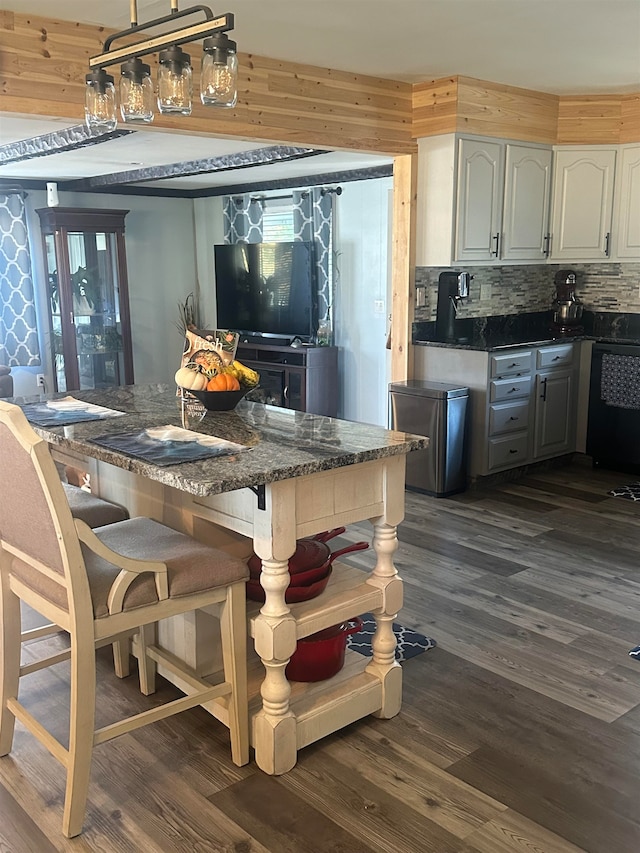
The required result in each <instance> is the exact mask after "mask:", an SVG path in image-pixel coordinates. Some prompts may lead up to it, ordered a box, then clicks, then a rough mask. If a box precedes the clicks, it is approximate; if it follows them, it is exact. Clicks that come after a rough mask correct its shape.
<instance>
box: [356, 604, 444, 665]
mask: <svg viewBox="0 0 640 853" xmlns="http://www.w3.org/2000/svg"><path fill="white" fill-rule="evenodd" d="M360 618H361V619H362V623H363V624H362V630H361V631H358V633H357V634H351V636H350V637H347V648H349V649H351V650H352V651H354V652H358V653H359V654H361V655H364V656H365V657H372V656H373V649H372V648H371V640H372V639H373V635H374V634H375V632H376V620H375V618H374V616H373V613H364V614H363V615H362V616H361V617H360ZM393 633H394V634H395V635H396V643H397V645H396V649H395V658H396V660H397V661H398V662H399V663H402V661H405V660H409V658H413V657H415V656H416V655H419V654H422V652H427V651H429V649H433V648H435V646H436V641H435V640H432V639H431V638H430V637H426V636H425V635H424V634H420V633H419V632H418V631H414V630H413V628H406V627H405V626H404V625H400V624H398V623H397V622H394V623H393Z"/></svg>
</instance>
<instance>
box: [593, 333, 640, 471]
mask: <svg viewBox="0 0 640 853" xmlns="http://www.w3.org/2000/svg"><path fill="white" fill-rule="evenodd" d="M639 436H640V346H637V345H633V344H597V343H596V344H594V346H593V354H592V358H591V382H590V388H589V419H588V422H587V453H588V455H589V456H591V458H592V460H593V464H594V466H596V467H597V466H602V467H603V468H610V469H613V470H616V471H625V472H628V473H633V474H637V473H640V441H639V440H638V437H639Z"/></svg>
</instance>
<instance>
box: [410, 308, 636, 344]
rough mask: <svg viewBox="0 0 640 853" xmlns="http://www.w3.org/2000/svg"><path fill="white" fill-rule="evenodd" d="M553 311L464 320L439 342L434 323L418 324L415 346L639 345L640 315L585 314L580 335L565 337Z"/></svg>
mask: <svg viewBox="0 0 640 853" xmlns="http://www.w3.org/2000/svg"><path fill="white" fill-rule="evenodd" d="M551 320H552V312H549V311H540V312H535V313H529V314H511V315H505V316H499V317H477V318H469V317H467V318H461V319H459V320H456V323H455V338H453V339H451V340H446V341H444V340H438V339H437V338H436V324H435V321H433V322H431V321H427V322H415V323H414V324H413V333H412V343H413V344H414V345H415V346H433V347H450V348H455V349H468V350H480V351H483V352H492V351H493V350H500V349H507V348H512V347H530V346H545V345H548V344H554V343H558V342H563V343H564V342H566V341H572V340H576V341H580V340H591V341H598V342H601V343H610V344H640V315H638V314H615V313H611V312H590V311H585V312H584V315H583V318H582V329H581V330H580V333H579V334H575V333H571V334H563V333H561V332H557V331H555V330H554V329H553V327H552V322H551Z"/></svg>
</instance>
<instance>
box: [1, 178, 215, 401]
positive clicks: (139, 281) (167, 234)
mask: <svg viewBox="0 0 640 853" xmlns="http://www.w3.org/2000/svg"><path fill="white" fill-rule="evenodd" d="M59 195H60V206H61V207H85V208H102V209H105V208H116V209H120V210H129V211H130V212H129V213H128V214H127V217H126V219H125V244H126V253H127V271H128V279H129V304H130V310H131V329H132V338H133V367H134V379H135V381H136V382H140V383H146V382H172V381H173V374H174V373H175V371H176V370H177V368H178V366H179V363H180V354H181V352H182V336H181V334H180V332H179V331H178V329H177V328H176V326H175V323H176V322H177V321H178V317H179V315H178V302H183V301H184V299H185V298H186V296H187V294H189V293H190V292H192V291H196V290H197V284H198V282H197V277H196V254H195V240H194V217H193V202H192V201H190V200H187V199H167V198H154V197H151V196H125V195H107V194H103V193H92V194H88V193H64V192H60V194H59ZM40 207H46V195H45V193H44V192H41V191H29V193H28V197H27V217H28V224H29V233H30V241H31V249H32V251H31V259H32V269H33V277H34V285H35V288H36V299H37V307H38V318H39V327H40V345H41V354H42V359H43V365H42V366H41V367H37V368H13V369H12V371H11V372H12V374H13V375H14V386H15V387H14V393H15V394H16V395H22V394H35V393H38V391H37V387H36V384H35V375H36V373H45V374H46V376H47V378H48V382H47V388H52V387H53V384H52V380H53V373H52V365H51V358H50V355H49V352H48V349H47V346H48V343H47V331H48V321H47V315H46V311H47V304H46V287H45V283H46V277H45V272H44V263H43V258H42V241H41V237H40V220H39V218H38V216H37V214H36V213H35V211H36V210H37V209H38V208H40Z"/></svg>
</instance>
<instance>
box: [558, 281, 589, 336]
mask: <svg viewBox="0 0 640 853" xmlns="http://www.w3.org/2000/svg"><path fill="white" fill-rule="evenodd" d="M554 282H555V285H556V296H555V299H554V300H553V305H552V307H553V320H552V324H551V326H552V330H553V332H554V333H555V334H558V335H582V334H584V327H583V326H582V324H581V322H580V320H581V319H582V310H583V305H582V303H581V302H580V301H579V300H578V299H576V273H575V272H574V271H573V270H559V271H558V272H557V273H556V275H555V279H554Z"/></svg>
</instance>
